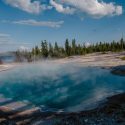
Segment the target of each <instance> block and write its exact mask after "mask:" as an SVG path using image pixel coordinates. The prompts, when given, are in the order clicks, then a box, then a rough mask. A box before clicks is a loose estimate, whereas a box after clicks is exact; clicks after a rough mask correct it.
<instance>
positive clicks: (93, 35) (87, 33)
mask: <svg viewBox="0 0 125 125" xmlns="http://www.w3.org/2000/svg"><path fill="white" fill-rule="evenodd" d="M124 8H125V1H124V0H103V1H101V0H55V1H53V0H0V51H6V50H14V49H18V48H30V47H33V46H34V45H38V44H40V41H41V40H45V39H46V40H47V41H49V42H52V43H53V42H55V41H57V42H58V43H59V44H61V45H62V44H63V43H64V41H65V39H66V38H69V39H70V40H71V39H73V38H75V39H76V40H77V41H79V42H80V43H83V42H91V43H93V42H99V41H108V42H110V41H112V40H119V39H120V38H121V36H122V33H123V34H125V13H124Z"/></svg>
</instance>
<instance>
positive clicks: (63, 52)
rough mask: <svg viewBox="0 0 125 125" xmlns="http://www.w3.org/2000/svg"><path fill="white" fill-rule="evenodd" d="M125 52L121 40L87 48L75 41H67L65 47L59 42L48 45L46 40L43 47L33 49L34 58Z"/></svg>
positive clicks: (42, 44)
mask: <svg viewBox="0 0 125 125" xmlns="http://www.w3.org/2000/svg"><path fill="white" fill-rule="evenodd" d="M124 50H125V41H124V40H123V38H121V40H120V41H118V42H115V41H113V42H111V43H108V42H99V43H96V44H91V45H88V46H86V45H85V44H84V43H83V44H77V42H76V40H75V39H73V40H72V41H71V42H70V41H69V40H68V39H66V41H65V45H64V46H59V45H58V44H57V42H55V44H54V45H52V44H51V43H48V42H47V41H46V40H44V41H42V42H41V46H40V47H38V46H35V47H34V48H33V49H32V52H31V54H32V56H35V57H38V58H39V57H44V58H47V57H56V58H61V57H67V56H75V55H85V54H89V53H94V52H102V53H105V52H108V51H111V52H118V51H124Z"/></svg>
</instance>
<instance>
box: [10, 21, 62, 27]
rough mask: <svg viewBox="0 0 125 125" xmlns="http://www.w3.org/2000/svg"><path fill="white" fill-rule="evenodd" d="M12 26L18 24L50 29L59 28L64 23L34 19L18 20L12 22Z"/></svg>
mask: <svg viewBox="0 0 125 125" xmlns="http://www.w3.org/2000/svg"><path fill="white" fill-rule="evenodd" d="M12 23H14V24H20V25H30V26H45V27H52V28H59V27H61V25H62V24H63V23H64V21H58V22H53V21H36V20H34V19H30V20H19V21H13V22H12Z"/></svg>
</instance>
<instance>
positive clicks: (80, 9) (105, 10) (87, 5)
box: [3, 0, 123, 18]
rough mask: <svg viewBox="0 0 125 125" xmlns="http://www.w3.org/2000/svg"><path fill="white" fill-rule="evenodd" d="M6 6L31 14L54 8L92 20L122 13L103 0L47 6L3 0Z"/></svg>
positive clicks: (53, 1)
mask: <svg viewBox="0 0 125 125" xmlns="http://www.w3.org/2000/svg"><path fill="white" fill-rule="evenodd" d="M3 1H4V2H5V3H6V4H9V5H10V6H13V7H16V8H18V9H20V10H23V11H26V12H28V13H32V14H39V13H41V12H42V11H45V10H48V9H52V8H54V9H55V10H56V11H57V12H59V13H63V14H70V15H71V14H72V15H73V14H78V13H80V14H82V15H83V16H84V15H89V16H91V17H93V18H101V17H105V16H118V15H121V14H122V13H123V7H122V6H121V5H117V4H115V2H104V1H103V0H49V4H45V3H43V1H42V0H3Z"/></svg>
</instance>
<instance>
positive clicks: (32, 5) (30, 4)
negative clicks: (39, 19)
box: [3, 0, 51, 14]
mask: <svg viewBox="0 0 125 125" xmlns="http://www.w3.org/2000/svg"><path fill="white" fill-rule="evenodd" d="M3 1H4V2H5V3H7V4H9V5H11V6H13V7H16V8H19V9H21V10H23V11H26V12H28V13H33V14H39V13H40V12H41V11H42V10H46V9H51V7H50V6H47V5H44V4H41V2H40V1H38V0H35V1H32V0H3Z"/></svg>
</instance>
